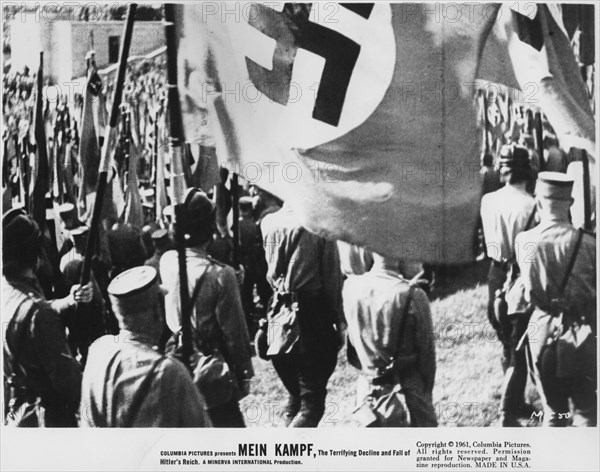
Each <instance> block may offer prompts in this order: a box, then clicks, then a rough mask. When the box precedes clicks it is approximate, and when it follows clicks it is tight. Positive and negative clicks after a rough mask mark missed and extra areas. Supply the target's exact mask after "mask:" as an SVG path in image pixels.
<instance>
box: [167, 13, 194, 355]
mask: <svg viewBox="0 0 600 472" xmlns="http://www.w3.org/2000/svg"><path fill="white" fill-rule="evenodd" d="M175 15H176V11H175V5H174V4H172V3H165V38H166V42H167V90H168V107H169V136H170V138H169V154H170V158H171V192H172V197H171V198H172V200H173V201H172V203H173V228H174V232H175V245H176V248H177V260H178V262H179V297H180V301H181V307H180V308H181V350H182V352H181V354H182V356H183V361H184V362H186V363H187V364H188V367H189V361H190V357H191V355H192V325H191V319H190V312H191V310H190V292H189V288H188V274H187V264H186V256H185V233H184V230H183V226H182V223H183V220H184V212H185V207H184V200H185V190H186V183H185V176H184V170H183V154H182V146H183V141H184V137H183V121H182V118H181V105H180V103H179V91H178V89H177V37H176V30H175Z"/></svg>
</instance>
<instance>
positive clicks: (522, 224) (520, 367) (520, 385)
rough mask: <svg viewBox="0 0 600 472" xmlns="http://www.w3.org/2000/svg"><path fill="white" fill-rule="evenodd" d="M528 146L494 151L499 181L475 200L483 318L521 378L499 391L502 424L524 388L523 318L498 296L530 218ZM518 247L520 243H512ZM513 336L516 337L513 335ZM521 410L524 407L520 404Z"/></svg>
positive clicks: (513, 415)
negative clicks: (483, 268)
mask: <svg viewBox="0 0 600 472" xmlns="http://www.w3.org/2000/svg"><path fill="white" fill-rule="evenodd" d="M530 170H531V166H530V161H529V152H528V151H527V149H525V148H522V147H519V146H515V145H505V146H502V149H501V151H500V175H501V178H502V182H503V183H504V187H502V188H501V189H500V190H497V191H495V192H492V193H488V194H487V195H484V196H483V198H482V200H481V219H482V222H483V233H484V236H485V241H486V250H487V256H488V258H489V259H490V269H489V272H488V296H489V298H488V307H487V314H488V319H489V321H490V323H491V325H492V326H493V328H494V330H495V331H496V334H497V336H498V339H499V340H500V342H501V343H502V368H503V371H504V372H505V373H507V375H509V376H511V375H514V374H515V371H516V374H518V375H520V377H521V379H522V381H520V382H508V381H505V383H504V385H505V386H510V391H504V392H503V402H502V420H501V422H502V425H503V426H518V425H519V424H518V421H517V418H518V417H519V415H520V414H521V411H520V410H521V409H522V408H523V409H524V408H525V407H524V405H525V403H524V391H525V383H526V382H524V381H523V380H525V381H526V372H527V366H526V363H525V359H524V358H523V357H522V356H517V357H515V348H516V343H515V342H514V339H515V338H516V337H517V336H518V334H515V333H514V331H515V330H516V331H517V332H518V333H521V334H523V333H524V328H525V327H526V326H527V321H525V323H524V324H523V323H522V321H523V320H522V319H521V318H519V317H509V316H508V313H507V309H506V303H505V302H504V291H503V287H504V286H505V283H506V281H507V278H508V274H509V273H513V272H516V271H517V268H516V267H515V265H516V264H515V250H516V249H517V248H516V247H515V238H516V236H517V235H518V234H519V233H520V232H521V231H524V230H526V229H528V228H529V227H531V226H532V225H533V224H534V218H535V212H534V200H533V197H532V196H531V195H530V194H529V193H527V191H526V186H527V182H528V180H529V176H530ZM518 249H522V248H518ZM517 342H518V340H517ZM523 411H524V410H523Z"/></svg>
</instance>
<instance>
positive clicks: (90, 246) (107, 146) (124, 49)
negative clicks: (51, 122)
mask: <svg viewBox="0 0 600 472" xmlns="http://www.w3.org/2000/svg"><path fill="white" fill-rule="evenodd" d="M136 8H137V5H136V4H135V3H130V4H129V9H128V11H127V19H126V20H125V27H124V32H123V42H122V43H121V51H120V52H119V72H118V75H117V82H116V85H115V94H114V97H113V103H112V108H111V111H110V121H109V124H108V126H107V129H106V133H105V136H106V139H105V140H104V143H103V144H104V146H103V148H102V157H101V159H100V169H99V173H98V184H97V186H96V197H95V199H94V211H93V213H92V221H91V224H90V231H89V233H88V240H87V245H86V248H85V258H84V260H83V268H82V270H81V279H80V283H81V284H82V285H85V284H87V283H88V282H89V281H90V275H91V269H92V264H91V263H92V257H93V255H94V252H95V247H96V237H97V234H98V226H99V224H100V214H101V212H102V202H103V201H104V194H105V192H106V186H107V183H108V172H109V170H110V153H111V151H112V149H111V148H112V141H113V140H112V139H111V138H112V136H113V135H114V134H115V129H116V127H117V122H118V120H119V107H120V105H121V97H122V95H123V85H124V83H125V71H126V69H127V57H128V55H129V46H130V45H131V36H132V32H133V21H134V18H135V11H136Z"/></svg>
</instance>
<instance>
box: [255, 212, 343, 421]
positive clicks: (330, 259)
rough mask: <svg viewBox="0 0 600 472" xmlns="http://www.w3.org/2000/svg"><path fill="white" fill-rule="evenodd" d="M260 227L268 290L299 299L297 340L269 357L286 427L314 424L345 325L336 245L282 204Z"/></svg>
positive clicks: (341, 343)
mask: <svg viewBox="0 0 600 472" xmlns="http://www.w3.org/2000/svg"><path fill="white" fill-rule="evenodd" d="M261 230H262V233H263V238H264V239H263V244H264V246H265V252H266V256H267V263H268V266H269V270H268V273H267V278H268V280H269V282H270V284H271V286H272V287H273V290H274V291H276V292H280V293H281V292H283V293H293V294H295V297H296V298H297V301H298V314H297V318H298V325H299V332H300V338H299V340H298V342H297V343H296V344H295V345H294V347H293V348H292V349H291V351H290V352H289V353H285V354H283V353H282V354H280V355H278V356H276V357H274V358H273V359H272V360H273V367H274V368H275V370H276V371H277V375H279V378H280V379H281V381H282V383H283V385H284V386H285V388H286V389H287V390H288V393H289V399H288V403H287V405H286V407H285V411H284V414H285V422H286V426H292V427H316V426H317V425H318V424H319V421H320V420H321V418H322V417H323V414H324V412H325V398H326V396H327V382H328V381H329V377H331V375H332V374H333V371H334V370H335V366H336V363H337V353H338V350H339V348H340V347H341V346H342V345H343V336H344V331H345V325H346V321H345V319H344V311H343V303H342V272H341V270H340V259H339V254H338V251H337V245H336V243H335V242H334V241H328V240H326V239H324V238H322V237H320V236H317V235H315V234H312V233H310V232H308V231H307V230H305V229H304V228H302V226H300V224H299V223H298V221H297V219H296V217H295V215H294V213H293V211H292V209H291V208H290V207H289V206H286V204H284V206H283V208H282V209H281V210H279V211H277V212H275V213H271V214H268V215H267V216H265V217H264V219H263V220H262V223H261Z"/></svg>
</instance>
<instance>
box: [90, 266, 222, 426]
mask: <svg viewBox="0 0 600 472" xmlns="http://www.w3.org/2000/svg"><path fill="white" fill-rule="evenodd" d="M108 292H109V295H110V298H111V303H112V305H113V309H114V311H115V313H116V314H117V316H118V317H119V318H120V320H121V331H120V332H119V335H118V336H116V337H115V336H110V335H107V336H103V337H101V338H100V339H98V340H96V341H95V342H94V343H93V344H92V345H91V346H90V350H89V357H88V362H87V364H86V367H85V371H84V374H83V383H82V402H81V410H80V416H81V422H82V425H83V426H89V427H202V426H209V425H210V421H209V420H208V417H207V415H206V413H205V410H204V403H203V400H202V398H201V396H200V394H199V392H198V390H197V389H196V387H195V385H194V384H193V382H192V378H191V376H190V373H189V372H188V371H187V369H186V368H185V366H184V365H183V364H181V363H180V362H179V361H178V360H176V359H173V358H168V357H165V356H162V355H161V354H160V353H159V352H158V351H157V350H156V348H155V344H156V342H157V340H158V337H159V335H160V331H161V326H160V320H159V318H161V317H162V313H161V312H160V310H158V309H157V308H156V307H157V306H158V300H159V298H161V297H162V295H161V293H160V291H159V288H158V279H157V272H156V270H154V269H153V268H151V267H136V268H133V269H130V270H128V271H125V272H123V273H121V274H120V275H119V276H117V277H116V278H115V279H114V280H113V281H112V282H111V284H110V285H109V287H108ZM132 319H137V322H136V323H137V324H136V323H132V322H131V321H128V320H132ZM140 327H141V328H140Z"/></svg>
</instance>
